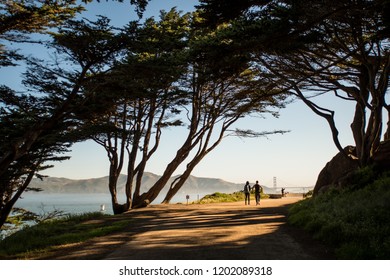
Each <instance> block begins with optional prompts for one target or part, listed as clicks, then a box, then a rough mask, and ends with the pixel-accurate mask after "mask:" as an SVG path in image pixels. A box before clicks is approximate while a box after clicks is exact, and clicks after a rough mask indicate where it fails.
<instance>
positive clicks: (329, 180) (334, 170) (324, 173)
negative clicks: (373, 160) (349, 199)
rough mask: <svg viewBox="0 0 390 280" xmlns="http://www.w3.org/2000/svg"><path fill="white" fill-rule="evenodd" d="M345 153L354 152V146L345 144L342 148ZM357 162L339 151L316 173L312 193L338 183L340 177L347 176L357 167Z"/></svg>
mask: <svg viewBox="0 0 390 280" xmlns="http://www.w3.org/2000/svg"><path fill="white" fill-rule="evenodd" d="M344 151H345V152H346V153H347V154H352V155H353V154H354V152H355V147H353V146H347V147H345V148H344ZM358 166H359V165H358V162H357V161H352V160H351V159H348V158H347V157H346V156H345V155H344V154H343V153H341V152H339V153H338V154H337V155H336V156H334V157H333V158H332V160H331V161H329V162H328V163H327V164H326V165H325V167H324V168H323V169H322V170H321V172H320V174H319V175H318V178H317V182H316V185H315V187H314V195H316V194H318V193H320V192H323V191H326V190H327V189H328V188H329V187H331V186H336V187H337V185H338V182H339V181H340V179H341V178H343V177H345V176H347V175H348V174H349V173H351V172H352V171H354V170H356V169H357V168H358Z"/></svg>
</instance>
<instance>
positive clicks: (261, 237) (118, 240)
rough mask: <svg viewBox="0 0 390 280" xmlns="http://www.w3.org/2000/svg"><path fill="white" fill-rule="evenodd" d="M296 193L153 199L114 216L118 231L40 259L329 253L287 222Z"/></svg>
mask: <svg viewBox="0 0 390 280" xmlns="http://www.w3.org/2000/svg"><path fill="white" fill-rule="evenodd" d="M299 199H300V198H296V197H284V198H282V199H264V200H262V201H261V206H256V205H254V202H252V205H248V206H246V205H244V203H243V202H235V203H217V204H203V205H199V204H190V205H185V204H176V205H152V206H150V207H148V208H143V209H137V210H133V211H131V212H129V213H127V214H125V215H120V216H115V219H128V220H129V221H130V226H129V227H128V228H127V229H126V230H125V231H122V232H118V233H113V234H110V235H108V236H104V237H99V238H94V239H91V240H89V241H87V242H83V243H79V244H73V245H68V246H62V247H60V248H58V249H57V250H55V251H53V252H52V253H51V254H49V255H45V257H44V258H45V259H109V260H130V259H137V260H160V259H181V260H190V259H194V260H207V259H271V260H289V259H298V260H304V259H333V256H332V254H331V253H330V252H329V251H328V250H327V248H325V247H324V246H322V245H321V244H319V243H318V242H316V241H314V240H313V239H312V238H311V237H310V236H309V235H308V234H307V233H305V232H303V231H301V230H298V229H295V228H293V227H291V226H289V225H287V224H286V213H287V208H288V206H289V205H291V204H292V203H295V202H297V201H298V200H299Z"/></svg>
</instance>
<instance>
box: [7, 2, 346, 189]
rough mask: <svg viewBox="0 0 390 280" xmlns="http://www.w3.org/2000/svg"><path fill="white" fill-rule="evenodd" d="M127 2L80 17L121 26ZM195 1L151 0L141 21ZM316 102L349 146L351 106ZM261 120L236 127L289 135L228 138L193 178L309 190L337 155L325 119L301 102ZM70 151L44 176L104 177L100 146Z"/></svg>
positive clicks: (156, 169)
mask: <svg viewBox="0 0 390 280" xmlns="http://www.w3.org/2000/svg"><path fill="white" fill-rule="evenodd" d="M128 2H129V1H126V0H125V1H124V3H117V2H112V1H108V2H106V1H101V3H96V2H93V3H91V4H88V5H87V9H88V12H86V13H85V14H83V16H85V17H87V18H91V17H93V16H95V15H97V14H100V15H106V16H108V17H111V18H113V22H112V23H113V24H114V25H116V26H122V25H124V24H126V23H128V22H129V21H130V20H132V19H135V17H136V16H135V13H134V11H133V8H132V7H130V5H129V4H128ZM195 2H196V1H188V0H185V1H179V0H176V1H173V0H169V1H157V0H154V1H152V2H151V3H150V4H149V6H148V7H147V10H146V13H145V17H150V16H158V13H159V10H161V9H165V10H169V9H170V8H171V7H173V6H177V7H178V9H179V10H183V11H189V10H191V9H193V5H194V3H195ZM29 51H31V52H33V51H34V50H33V49H31V50H29ZM0 74H1V76H2V77H3V78H5V80H7V83H8V84H10V83H11V84H12V79H13V78H14V79H15V80H17V79H16V77H17V75H18V74H17V69H14V70H10V69H8V70H7V72H4V71H2V72H0ZM2 80H3V79H2ZM318 102H319V103H320V104H321V105H324V106H326V105H329V107H330V108H332V109H334V110H335V111H336V121H337V123H338V124H339V130H340V139H341V143H342V145H343V146H346V145H350V144H353V141H352V138H351V134H350V129H349V124H350V123H351V121H352V117H353V104H352V103H348V102H347V101H341V100H340V99H336V98H334V97H331V96H329V97H319V98H318ZM265 117H266V118H247V119H243V120H241V121H240V122H238V123H237V126H239V127H240V128H245V129H252V130H256V131H266V130H270V131H271V130H291V132H290V133H287V134H284V135H271V136H269V137H268V138H258V139H239V138H233V137H229V138H226V139H225V140H224V141H223V142H222V143H221V144H220V146H219V147H218V148H216V150H214V151H213V152H212V153H211V154H209V155H208V156H207V157H206V158H205V159H204V161H203V162H201V163H200V164H199V166H198V167H197V168H196V169H195V170H194V172H193V175H194V176H198V177H211V178H221V179H224V180H226V181H231V182H236V183H244V182H245V181H247V180H249V181H250V182H254V181H255V180H259V181H260V182H261V183H262V184H265V185H267V186H270V187H271V186H272V185H273V178H274V177H276V178H277V186H278V187H279V188H280V187H304V186H313V185H314V184H315V182H316V178H317V176H318V174H319V172H320V170H321V169H322V168H323V167H324V166H325V164H326V163H327V162H328V161H329V160H330V159H331V158H332V157H333V156H334V155H335V154H336V153H337V149H336V148H335V146H334V144H333V141H332V138H331V133H330V129H329V128H328V126H327V123H326V122H325V120H324V119H322V118H320V117H318V116H317V115H315V114H314V113H312V112H311V111H310V109H309V108H308V107H306V106H305V105H304V104H303V103H302V102H300V101H296V102H294V103H292V104H290V105H288V106H287V108H285V109H282V110H281V111H280V117H279V118H274V117H272V116H271V115H269V116H265ZM184 133H185V131H183V129H181V130H180V129H171V130H169V131H165V133H163V136H162V144H161V148H160V152H159V153H158V154H157V155H156V156H155V157H154V159H153V160H151V162H150V163H149V166H148V168H147V171H149V172H153V173H155V174H159V175H161V174H162V173H163V171H164V169H165V166H166V164H167V163H168V162H169V160H170V159H171V158H172V156H173V154H174V153H175V151H176V149H177V147H179V145H180V144H181V142H182V140H183V135H184ZM72 150H73V151H72V153H71V154H70V155H71V156H72V158H71V160H69V161H65V162H62V163H57V164H56V166H55V167H54V168H53V169H50V170H48V171H47V172H46V174H47V175H49V176H56V177H67V178H74V179H81V178H96V177H103V176H106V175H107V174H108V160H107V157H106V154H105V152H104V150H103V149H102V148H101V147H100V146H98V145H97V144H95V143H93V142H85V143H80V144H76V145H74V147H73V149H72ZM182 171H183V169H180V170H178V172H177V173H180V172H182Z"/></svg>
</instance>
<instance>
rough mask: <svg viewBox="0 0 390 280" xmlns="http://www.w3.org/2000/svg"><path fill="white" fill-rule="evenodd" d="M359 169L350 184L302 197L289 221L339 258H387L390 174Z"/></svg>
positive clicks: (389, 222) (290, 212)
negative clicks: (329, 248)
mask: <svg viewBox="0 0 390 280" xmlns="http://www.w3.org/2000/svg"><path fill="white" fill-rule="evenodd" d="M388 175H389V174H384V175H382V176H379V177H377V176H378V174H377V173H376V172H375V171H373V169H371V168H366V169H363V170H360V171H359V172H358V173H357V175H356V176H357V177H356V178H355V179H352V180H350V181H349V182H351V183H352V184H351V185H350V186H348V187H346V188H343V189H332V190H330V191H328V192H326V193H324V194H321V195H318V196H315V197H312V198H309V199H306V200H303V201H301V202H299V203H297V204H295V205H294V206H292V207H291V208H290V210H289V223H291V224H293V225H296V226H299V227H302V228H304V229H306V230H308V231H310V232H312V233H313V235H314V236H315V237H316V238H318V239H320V240H322V241H323V242H324V243H325V244H327V245H329V246H331V247H333V248H334V249H335V253H336V255H337V257H338V258H340V259H389V258H390V215H389V213H390V203H389V201H390V176H388ZM364 184H365V185H364Z"/></svg>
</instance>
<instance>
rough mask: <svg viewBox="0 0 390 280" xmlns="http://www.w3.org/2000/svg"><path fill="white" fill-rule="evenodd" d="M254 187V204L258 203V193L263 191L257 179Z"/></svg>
mask: <svg viewBox="0 0 390 280" xmlns="http://www.w3.org/2000/svg"><path fill="white" fill-rule="evenodd" d="M253 188H254V189H255V198H256V205H260V194H261V193H262V192H263V188H262V187H261V186H260V185H259V181H256V184H255V185H254V186H253Z"/></svg>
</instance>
